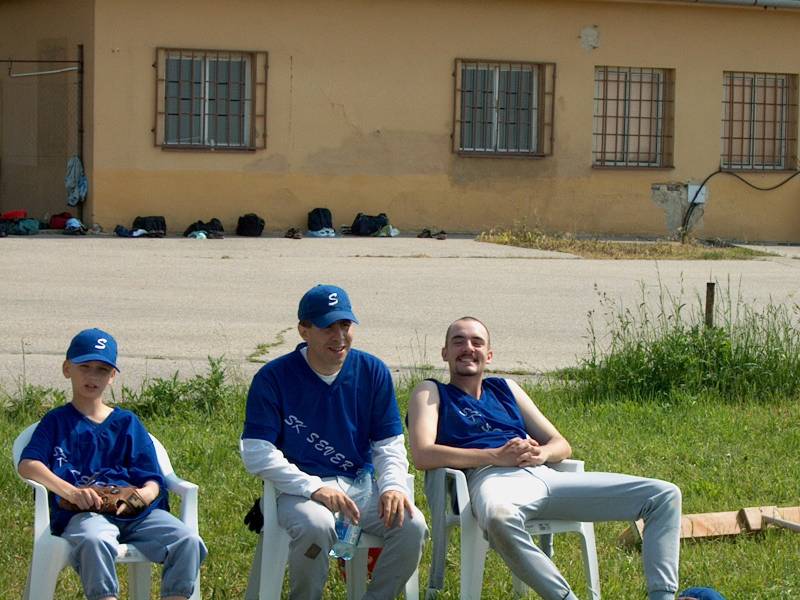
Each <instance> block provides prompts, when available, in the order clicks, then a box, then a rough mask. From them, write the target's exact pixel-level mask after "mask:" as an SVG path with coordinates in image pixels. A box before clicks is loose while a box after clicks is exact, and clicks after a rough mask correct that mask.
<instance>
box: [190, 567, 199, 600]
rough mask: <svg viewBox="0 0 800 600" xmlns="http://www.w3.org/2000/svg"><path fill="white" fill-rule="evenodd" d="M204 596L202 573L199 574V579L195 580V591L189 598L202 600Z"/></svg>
mask: <svg viewBox="0 0 800 600" xmlns="http://www.w3.org/2000/svg"><path fill="white" fill-rule="evenodd" d="M200 598H202V596H201V594H200V573H198V574H197V579H196V580H195V582H194V591H193V592H192V595H191V596H190V597H189V600H200Z"/></svg>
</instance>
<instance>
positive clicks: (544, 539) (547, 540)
mask: <svg viewBox="0 0 800 600" xmlns="http://www.w3.org/2000/svg"><path fill="white" fill-rule="evenodd" d="M539 549H540V550H541V551H542V552H544V553H545V554H547V556H548V558H550V560H552V559H553V552H555V550H554V549H553V534H552V533H543V534H542V535H540V536H539Z"/></svg>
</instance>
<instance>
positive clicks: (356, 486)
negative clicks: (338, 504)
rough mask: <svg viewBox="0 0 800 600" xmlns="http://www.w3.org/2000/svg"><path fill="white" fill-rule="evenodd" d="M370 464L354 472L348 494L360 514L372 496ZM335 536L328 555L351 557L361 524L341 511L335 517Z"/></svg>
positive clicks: (343, 557)
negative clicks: (351, 519) (354, 475)
mask: <svg viewBox="0 0 800 600" xmlns="http://www.w3.org/2000/svg"><path fill="white" fill-rule="evenodd" d="M372 473H373V468H372V465H370V464H367V465H364V467H363V468H361V469H359V470H358V473H356V478H355V481H353V485H351V486H350V490H349V493H348V495H349V496H350V499H351V500H352V501H353V502H355V503H356V506H358V510H359V512H360V513H361V516H363V515H364V511H365V510H366V508H367V506H368V504H369V499H370V496H372ZM336 537H337V538H338V540H337V541H336V544H334V546H333V548H331V552H330V555H331V556H335V557H336V558H341V559H344V560H350V559H351V558H353V553H354V552H355V549H356V546H357V545H358V540H359V539H360V538H361V526H360V525H356V524H355V523H353V522H352V521H350V519H348V518H347V517H346V516H345V515H344V513H343V512H340V513H339V515H338V516H337V517H336Z"/></svg>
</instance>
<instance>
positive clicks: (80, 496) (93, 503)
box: [62, 486, 103, 510]
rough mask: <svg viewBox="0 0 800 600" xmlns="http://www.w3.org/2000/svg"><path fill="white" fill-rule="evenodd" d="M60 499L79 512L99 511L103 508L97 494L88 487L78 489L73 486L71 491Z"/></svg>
mask: <svg viewBox="0 0 800 600" xmlns="http://www.w3.org/2000/svg"><path fill="white" fill-rule="evenodd" d="M62 498H64V500H66V501H67V502H69V503H70V504H74V505H75V506H77V507H78V508H79V509H81V510H99V509H100V507H101V506H103V501H102V499H101V498H100V496H99V495H98V493H97V492H95V491H94V490H93V489H92V488H90V487H84V488H79V487H74V486H73V487H72V490H70V492H69V493H68V494H67V495H66V496H62Z"/></svg>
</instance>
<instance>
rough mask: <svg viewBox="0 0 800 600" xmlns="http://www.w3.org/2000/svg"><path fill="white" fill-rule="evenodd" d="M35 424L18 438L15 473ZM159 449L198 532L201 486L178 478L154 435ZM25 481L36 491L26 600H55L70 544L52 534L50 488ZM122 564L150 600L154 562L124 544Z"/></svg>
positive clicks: (187, 519)
mask: <svg viewBox="0 0 800 600" xmlns="http://www.w3.org/2000/svg"><path fill="white" fill-rule="evenodd" d="M37 424H38V423H34V424H33V425H31V426H30V427H28V428H27V429H25V430H24V431H23V432H22V433H20V434H19V435H18V436H17V439H16V440H15V441H14V446H13V450H12V454H13V457H14V470H15V471H16V470H17V466H18V465H19V461H20V455H21V454H22V451H23V450H24V449H25V446H27V445H28V442H29V441H30V439H31V436H32V435H33V430H34V429H36V425H37ZM150 439H152V440H153V445H154V446H155V448H156V454H157V456H158V465H159V466H160V467H161V472H162V474H163V475H164V479H165V480H166V482H167V489H168V490H169V491H170V492H172V493H174V494H177V495H178V496H180V498H181V515H180V519H181V521H183V522H184V523H185V524H186V525H187V526H189V528H190V529H191V530H192V531H194V532H195V533H197V532H198V531H199V530H198V526H197V486H196V485H195V484H194V483H190V482H188V481H184V480H183V479H181V478H179V477H178V476H177V475H175V472H174V471H173V470H172V463H171V462H170V460H169V456H168V455H167V451H166V450H165V449H164V446H162V445H161V442H159V441H158V440H157V439H156V438H155V437H154V436H152V435H151V436H150ZM22 480H23V481H24V482H25V483H27V484H28V485H30V486H31V487H32V488H33V489H34V503H35V512H34V521H33V557H32V559H31V567H30V570H29V571H28V580H27V582H26V584H25V594H24V595H23V600H52V599H53V596H54V594H55V589H56V583H57V581H58V574H59V573H60V572H61V570H62V569H63V568H64V567H66V566H68V565H69V553H70V549H71V548H70V545H69V542H67V541H66V540H65V539H63V538H61V537H58V536H55V535H53V534H52V533H50V507H49V505H48V503H47V488H45V487H44V486H43V485H42V484H40V483H37V482H35V481H32V480H30V479H24V478H22ZM117 562H118V563H125V564H127V565H128V590H129V595H130V597H131V598H133V599H135V600H150V562H149V561H148V560H147V559H146V558H145V557H144V555H142V553H141V552H139V550H137V549H136V547H135V546H133V545H130V544H120V546H119V551H118V556H117ZM191 600H200V575H199V574H198V576H197V581H196V582H195V585H194V593H193V594H192V597H191Z"/></svg>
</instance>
